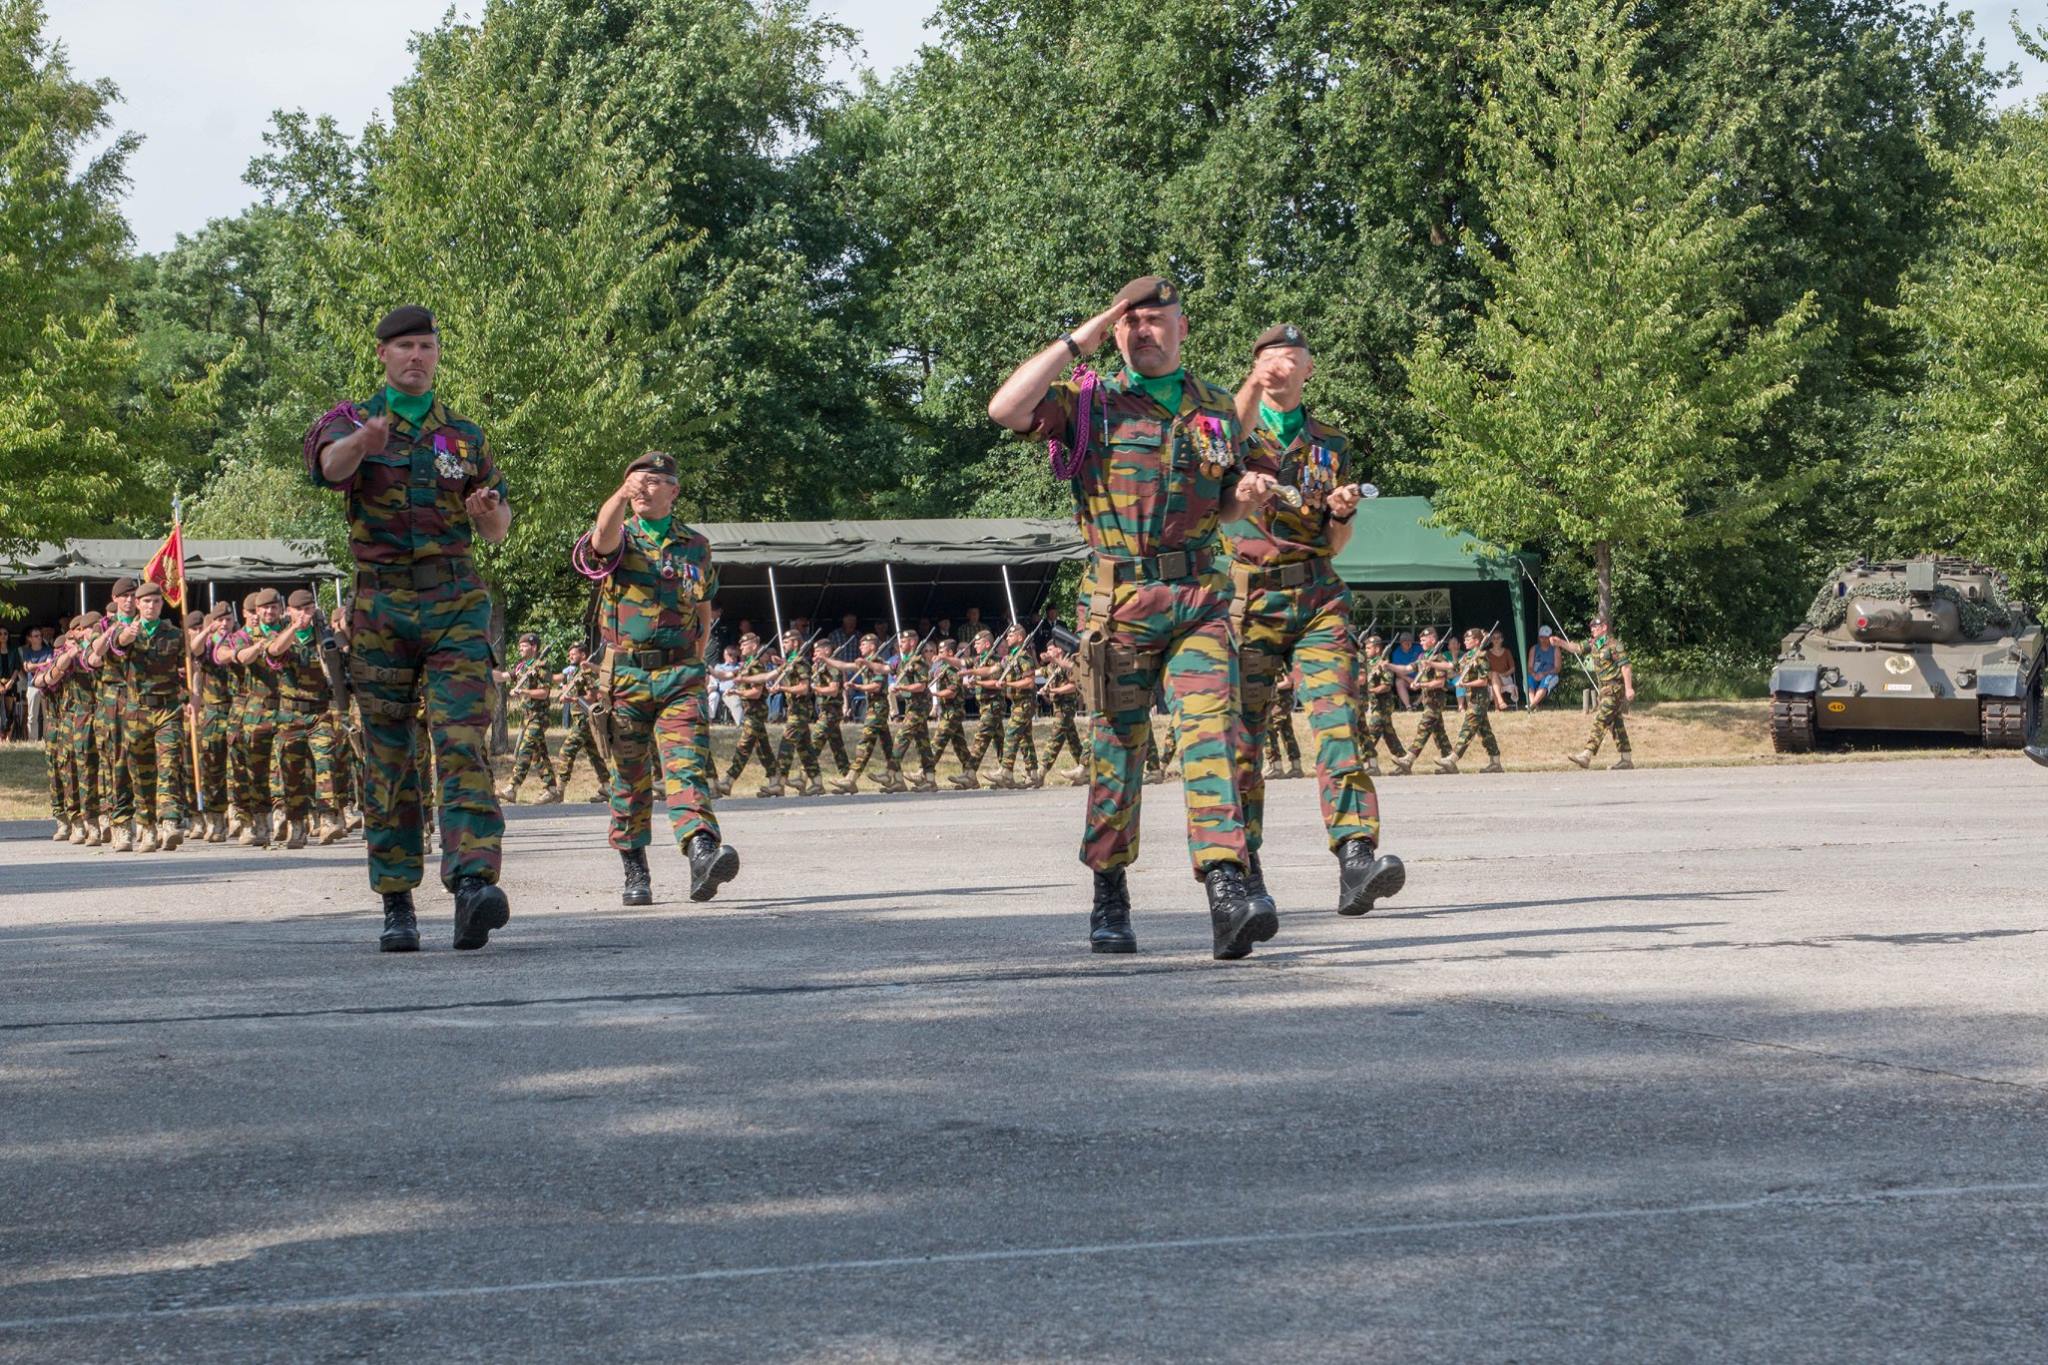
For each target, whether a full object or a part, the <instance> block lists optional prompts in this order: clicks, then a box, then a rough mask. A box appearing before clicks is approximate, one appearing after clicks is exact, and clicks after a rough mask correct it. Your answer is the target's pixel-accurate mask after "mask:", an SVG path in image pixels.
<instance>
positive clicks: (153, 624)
mask: <svg viewBox="0 0 2048 1365" xmlns="http://www.w3.org/2000/svg"><path fill="white" fill-rule="evenodd" d="M163 623H164V618H163V617H161V616H159V617H157V618H156V619H155V620H154V621H144V622H142V638H143V639H145V640H151V639H155V638H156V628H157V627H158V626H160V625H162V624H163Z"/></svg>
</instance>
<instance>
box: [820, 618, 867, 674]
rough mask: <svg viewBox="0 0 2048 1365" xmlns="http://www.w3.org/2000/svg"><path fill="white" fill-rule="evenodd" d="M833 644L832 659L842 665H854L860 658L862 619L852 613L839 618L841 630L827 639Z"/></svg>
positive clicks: (834, 632)
mask: <svg viewBox="0 0 2048 1365" xmlns="http://www.w3.org/2000/svg"><path fill="white" fill-rule="evenodd" d="M826 638H827V639H828V640H829V641H830V642H831V644H832V657H833V658H835V659H837V660H839V661H840V662H841V663H852V662H853V661H854V660H855V659H858V658H859V657H860V617H858V616H856V615H854V614H853V613H852V612H848V613H846V615H844V616H842V617H840V618H839V629H837V630H835V631H833V632H832V634H831V635H829V636H827V637H826Z"/></svg>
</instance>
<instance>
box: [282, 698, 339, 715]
mask: <svg viewBox="0 0 2048 1365" xmlns="http://www.w3.org/2000/svg"><path fill="white" fill-rule="evenodd" d="M277 709H278V710H280V711H291V712H294V713H296V714H298V715H302V716H317V715H319V714H320V713H321V712H322V711H325V710H326V709H327V703H326V702H325V701H323V700H322V699H320V698H318V697H280V698H278V702H277Z"/></svg>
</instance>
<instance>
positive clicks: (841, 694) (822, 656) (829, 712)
mask: <svg viewBox="0 0 2048 1365" xmlns="http://www.w3.org/2000/svg"><path fill="white" fill-rule="evenodd" d="M831 657H832V646H831V644H830V642H828V641H825V640H819V641H817V642H816V643H814V644H813V645H812V646H811V692H812V693H813V695H815V696H816V697H817V699H818V725H817V729H815V730H813V731H812V732H811V752H812V753H814V754H820V755H822V754H823V753H824V752H825V750H826V749H827V748H830V749H831V750H832V761H833V762H835V763H837V764H838V765H839V775H840V776H841V777H844V776H846V769H847V767H848V764H847V762H846V736H845V735H843V734H841V733H840V727H841V726H843V725H845V724H846V684H845V683H843V682H841V681H840V680H839V675H838V673H836V672H834V671H833V670H832V669H829V668H827V667H825V666H824V665H825V661H826V660H827V659H829V658H831Z"/></svg>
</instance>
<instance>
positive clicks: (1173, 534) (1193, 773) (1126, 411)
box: [1031, 374, 1245, 878]
mask: <svg viewBox="0 0 2048 1365" xmlns="http://www.w3.org/2000/svg"><path fill="white" fill-rule="evenodd" d="M1079 406H1080V403H1079V389H1078V387H1077V385H1076V384H1075V383H1073V382H1072V381H1061V382H1059V383H1055V384H1054V385H1052V386H1051V388H1050V389H1049V390H1048V391H1047V393H1046V396H1045V398H1044V399H1042V400H1041V401H1040V402H1039V405H1038V408H1037V411H1036V412H1035V413H1034V414H1033V418H1032V424H1031V432H1032V434H1033V435H1035V436H1037V437H1039V438H1041V439H1046V438H1051V439H1056V440H1059V441H1061V442H1064V443H1067V444H1069V445H1071V444H1072V443H1073V441H1074V438H1075V435H1076V433H1075V431H1074V424H1075V415H1076V413H1077V412H1078V410H1079ZM1092 424H1093V430H1092V431H1091V432H1090V433H1088V435H1089V438H1090V439H1089V442H1088V446H1089V449H1088V453H1087V457H1086V459H1084V460H1083V461H1082V462H1081V465H1080V468H1079V470H1078V472H1077V473H1076V475H1075V477H1074V479H1073V481H1072V488H1073V495H1074V502H1075V508H1076V517H1077V520H1078V521H1079V522H1080V526H1081V530H1082V532H1083V533H1084V534H1085V535H1086V536H1087V538H1088V543H1089V546H1090V547H1091V548H1092V549H1093V551H1094V555H1093V558H1092V560H1091V562H1090V564H1089V566H1088V570H1087V572H1086V573H1084V574H1083V576H1082V580H1081V592H1082V600H1083V603H1084V605H1085V609H1086V613H1087V615H1086V618H1085V621H1086V627H1087V629H1091V630H1095V629H1099V630H1102V631H1105V632H1106V633H1107V634H1108V637H1109V647H1110V669H1111V676H1110V677H1108V678H1107V679H1106V680H1105V683H1106V685H1107V687H1108V689H1109V694H1110V696H1111V698H1112V705H1111V706H1110V707H1108V708H1106V709H1105V711H1104V712H1103V713H1101V714H1098V715H1097V716H1096V717H1095V720H1094V725H1093V734H1092V749H1093V763H1092V775H1091V780H1090V782H1089V789H1088V815H1087V824H1086V830H1085V832H1084V834H1083V836H1082V843H1081V861H1082V862H1084V863H1086V864H1087V865H1088V866H1089V867H1090V868H1093V869H1094V870H1096V871H1108V870H1110V869H1112V868H1118V867H1123V866H1126V865H1128V864H1129V863H1131V862H1133V861H1134V860H1135V859H1136V858H1137V856H1138V810H1139V805H1140V802H1141V799H1142V795H1143V784H1142V781H1141V773H1140V768H1141V766H1142V764H1143V762H1144V754H1145V735H1146V732H1147V730H1148V729H1149V728H1150V725H1151V709H1152V707H1151V703H1152V696H1153V692H1154V689H1155V688H1156V687H1157V686H1158V685H1159V684H1160V682H1161V680H1162V679H1163V680H1164V682H1165V684H1166V688H1167V691H1168V693H1169V694H1170V695H1171V696H1172V697H1173V698H1174V702H1175V705H1174V711H1175V713H1176V716H1177V718H1178V722H1179V724H1180V726H1181V730H1182V737H1181V745H1180V747H1181V749H1182V751H1183V753H1184V755H1185V757H1184V759H1183V764H1182V766H1183V768H1184V772H1185V778H1186V782H1185V791H1186V802H1187V823H1188V853H1189V857H1190V859H1191V861H1192V863H1193V865H1194V874H1195V876H1196V877H1197V878H1201V877H1203V876H1205V875H1206V874H1207V872H1208V870H1209V869H1210V868H1211V867H1214V866H1218V865H1221V864H1238V865H1240V866H1241V865H1243V863H1244V862H1245V828H1244V821H1243V817H1242V812H1241V808H1240V806H1239V805H1238V798H1237V784H1236V782H1235V781H1234V780H1233V776H1232V771H1231V762H1232V750H1233V747H1234V734H1233V732H1234V731H1235V730H1236V729H1239V728H1241V724H1240V722H1239V721H1238V719H1237V716H1236V710H1237V688H1238V675H1237V651H1236V650H1235V649H1234V648H1233V647H1232V643H1231V638H1230V619H1229V610H1230V577H1229V574H1228V573H1227V572H1226V571H1225V569H1224V567H1223V565H1222V564H1221V563H1219V562H1218V552H1219V550H1220V548H1221V547H1220V545H1219V543H1218V535H1217V533H1218V529H1219V528H1218V522H1219V520H1220V513H1221V508H1222V503H1223V500H1224V499H1225V498H1226V497H1228V496H1230V494H1231V492H1232V490H1233V489H1234V487H1235V486H1236V483H1237V479H1238V475H1239V473H1240V466H1241V463H1242V459H1243V438H1242V436H1241V435H1240V433H1239V431H1238V425H1237V413H1236V409H1235V407H1234V405H1233V403H1232V400H1231V396H1230V394H1229V393H1227V392H1225V391H1224V390H1223V389H1220V388H1217V387H1216V386H1214V385H1212V384H1205V383H1203V382H1201V381H1200V380H1197V379H1194V378H1192V377H1183V379H1182V382H1181V392H1180V394H1179V395H1178V397H1177V400H1176V402H1175V404H1174V406H1173V407H1172V408H1167V407H1164V406H1162V405H1160V404H1159V403H1157V402H1155V401H1154V400H1153V399H1152V397H1151V395H1150V394H1148V393H1147V392H1146V391H1145V390H1144V388H1143V387H1141V386H1139V385H1138V384H1136V383H1135V382H1133V381H1132V380H1131V379H1130V377H1129V376H1128V375H1122V374H1120V375H1118V376H1116V377H1114V378H1111V379H1108V380H1105V381H1104V382H1103V383H1102V384H1101V385H1100V386H1099V387H1098V388H1097V390H1096V392H1095V395H1094V405H1093V416H1092Z"/></svg>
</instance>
